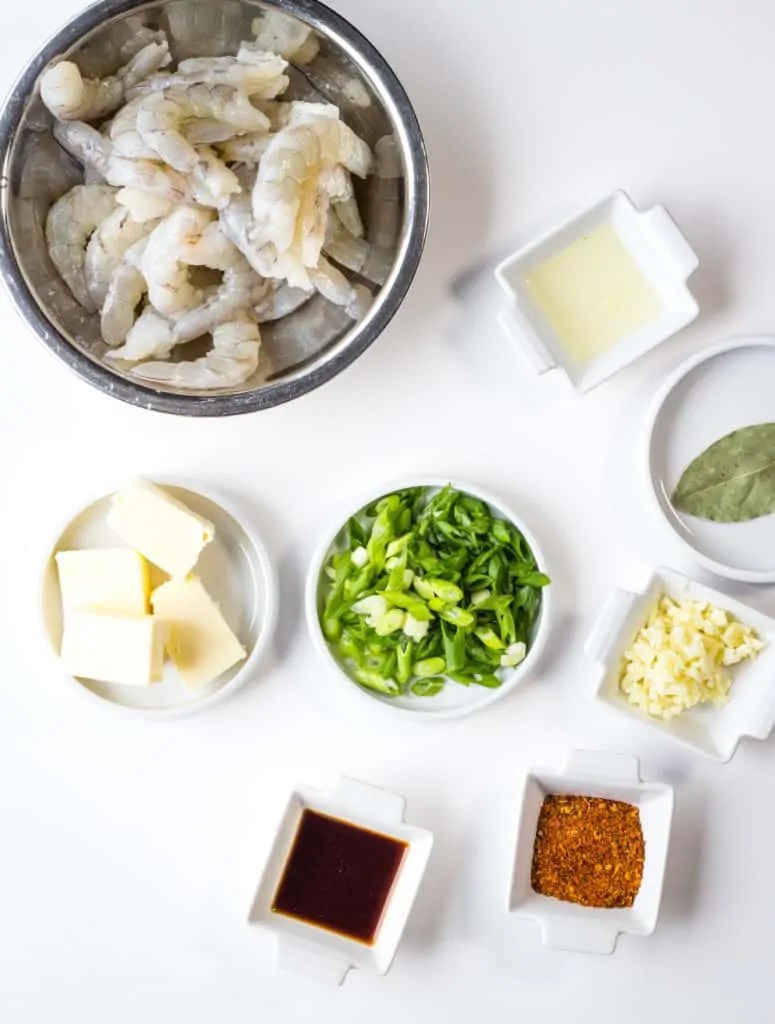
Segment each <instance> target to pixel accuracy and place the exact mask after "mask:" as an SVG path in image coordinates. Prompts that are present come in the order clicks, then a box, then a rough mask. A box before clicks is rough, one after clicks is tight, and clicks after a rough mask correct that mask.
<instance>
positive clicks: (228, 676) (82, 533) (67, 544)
mask: <svg viewBox="0 0 775 1024" xmlns="http://www.w3.org/2000/svg"><path fill="white" fill-rule="evenodd" d="M154 483H157V484H158V486H160V487H162V488H163V489H164V490H166V491H169V493H170V494H172V495H173V496H174V497H176V498H178V499H179V500H180V501H182V502H183V503H184V504H185V505H187V506H188V507H189V508H190V509H191V511H192V512H196V513H197V514H198V515H201V516H204V517H205V518H206V519H208V520H210V522H212V523H213V524H214V526H215V539H214V540H213V541H212V542H211V543H210V544H208V545H207V547H205V549H204V550H203V552H202V554H201V556H200V558H199V562H198V563H197V565H196V569H195V572H196V573H197V575H198V576H199V577H200V578H201V580H202V582H203V583H204V585H205V587H206V588H207V591H208V593H209V594H210V595H211V597H212V598H213V600H214V601H216V602H217V604H218V606H219V608H220V610H221V612H222V613H223V615H224V618H225V619H226V621H227V622H228V623H229V625H230V626H231V628H232V630H233V631H234V633H235V634H236V635H237V637H238V639H239V640H240V642H241V643H242V645H243V647H244V648H245V650H246V651H247V652H248V653H247V657H246V658H245V660H244V661H241V662H239V663H238V664H237V665H235V666H234V667H233V668H231V669H229V670H228V671H227V672H224V673H223V675H221V676H219V678H218V679H215V680H213V682H212V683H210V684H209V685H207V686H205V687H203V688H202V689H197V690H193V689H189V688H187V687H186V686H185V685H184V684H183V683H182V682H181V681H180V679H179V678H178V676H177V674H176V672H175V668H174V666H173V665H172V664H171V663H170V662H167V663H166V664H165V668H164V677H163V679H162V681H161V682H160V683H154V684H153V685H151V686H122V685H120V684H115V683H101V682H96V681H94V680H91V679H73V682H74V683H75V684H76V685H77V686H78V688H79V689H80V690H82V691H84V692H86V693H87V694H89V695H92V696H95V697H97V698H99V699H100V700H103V701H106V702H108V703H110V704H114V705H118V706H119V707H121V708H123V709H125V710H127V711H131V712H135V713H140V714H144V715H146V716H149V717H153V718H160V717H170V716H173V715H179V714H185V713H189V712H192V711H199V710H201V709H203V708H204V707H207V706H209V705H210V704H213V703H214V702H215V701H216V700H220V699H221V698H223V697H225V696H227V695H228V694H231V693H234V692H235V690H237V689H239V687H240V686H242V685H243V684H244V683H245V682H246V681H247V679H248V678H249V677H250V676H251V675H252V673H253V672H254V671H255V668H256V665H257V662H258V660H259V658H260V656H261V654H262V652H263V651H264V649H265V647H266V645H267V643H268V641H269V638H270V636H271V634H272V632H273V629H274V624H275V620H276V616H277V586H276V582H275V576H274V571H273V569H272V566H271V562H270V560H269V556H268V554H267V552H266V549H265V547H264V544H263V542H262V541H261V539H260V538H259V537H258V536H257V535H256V533H255V532H254V531H253V530H252V529H251V528H250V527H249V526H248V525H247V524H246V521H245V519H244V518H243V517H240V516H239V514H238V513H237V512H236V511H235V510H234V509H233V508H232V507H231V505H230V504H228V503H227V502H225V501H224V500H223V499H222V498H220V497H216V496H214V495H207V494H204V493H202V491H201V489H200V488H199V487H198V485H191V486H190V487H189V486H188V485H186V484H184V483H176V482H169V481H164V480H162V481H154ZM195 488H196V489H195ZM113 493H115V492H111V493H110V494H106V495H103V496H102V497H100V498H97V499H96V500H95V501H92V502H91V503H90V504H88V505H87V506H86V507H85V508H83V509H81V511H80V512H78V513H77V514H76V515H75V516H74V517H73V518H72V519H71V520H70V521H69V522H68V523H67V524H66V525H65V527H64V529H62V530H61V532H60V533H59V536H58V537H57V538H56V540H55V542H54V544H53V546H52V548H51V549H50V551H49V552H48V555H47V558H46V564H45V568H44V572H43V580H42V589H41V612H42V616H43V625H44V629H45V633H46V637H47V639H48V642H49V644H50V646H51V648H52V650H53V652H54V654H55V655H57V658H58V656H59V651H60V649H61V645H62V629H63V619H62V602H61V596H60V591H59V579H58V576H57V568H56V562H55V561H54V556H55V555H56V553H57V552H58V551H71V550H78V549H82V548H101V547H114V548H116V547H127V545H126V544H125V543H124V542H123V541H122V540H121V538H120V537H118V536H116V534H115V533H114V532H113V531H112V530H111V529H110V528H109V527H108V524H107V515H108V511H109V509H110V502H111V499H112V497H113ZM166 578H167V577H166V576H165V575H164V573H162V572H161V570H159V569H157V568H156V567H155V566H151V585H152V586H157V585H158V584H159V583H161V582H163V580H164V579H166ZM67 678H68V679H72V677H69V676H68V677H67Z"/></svg>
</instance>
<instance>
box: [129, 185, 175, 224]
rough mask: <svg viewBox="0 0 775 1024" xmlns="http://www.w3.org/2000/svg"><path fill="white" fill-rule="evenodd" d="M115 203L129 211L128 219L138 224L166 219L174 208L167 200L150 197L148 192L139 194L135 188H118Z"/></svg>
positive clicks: (160, 197) (159, 197)
mask: <svg viewBox="0 0 775 1024" xmlns="http://www.w3.org/2000/svg"><path fill="white" fill-rule="evenodd" d="M116 202H117V203H118V204H119V206H123V207H125V208H126V209H127V210H129V215H130V217H131V218H132V220H136V221H137V222H138V224H143V223H144V222H145V221H147V220H159V219H160V218H161V217H166V216H167V214H168V213H172V211H173V210H174V208H175V207H174V205H173V204H172V203H171V202H170V201H169V200H168V199H164V198H163V197H162V196H154V195H151V193H150V192H141V191H140V190H139V189H136V188H120V189H119V190H118V192H117V193H116Z"/></svg>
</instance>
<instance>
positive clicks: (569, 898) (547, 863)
mask: <svg viewBox="0 0 775 1024" xmlns="http://www.w3.org/2000/svg"><path fill="white" fill-rule="evenodd" d="M644 856H645V844H644V842H643V830H642V829H641V826H640V813H639V812H638V808H637V807H633V805H632V804H627V803H624V802H623V801H621V800H603V799H600V798H599V797H589V796H547V797H544V802H543V804H542V806H541V812H540V814H539V816H538V828H537V830H536V838H535V846H534V847H533V866H532V869H531V872H530V884H531V885H532V887H533V889H534V890H535V891H536V892H538V893H541V894H542V895H543V896H554V897H555V899H558V900H565V901H566V902H567V903H581V904H582V905H583V906H585V907H631V906H632V904H633V902H634V900H635V897H636V896H637V895H638V890H639V889H640V884H641V881H642V880H643V861H644Z"/></svg>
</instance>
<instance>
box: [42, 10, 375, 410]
mask: <svg viewBox="0 0 775 1024" xmlns="http://www.w3.org/2000/svg"><path fill="white" fill-rule="evenodd" d="M252 30H253V32H254V34H255V36H256V38H255V39H254V40H253V41H251V42H243V43H242V44H241V45H240V46H239V49H238V51H237V54H236V56H222V57H194V58H188V59H185V60H181V61H180V62H179V63H178V65H177V68H175V69H174V70H172V69H171V62H172V58H171V54H170V48H169V43H168V40H167V38H166V36H165V35H164V33H163V32H157V31H152V30H150V29H143V30H141V31H140V32H139V33H137V35H136V36H135V38H134V40H133V45H132V49H133V52H131V53H125V54H124V56H126V57H128V58H129V59H128V62H127V63H126V64H124V65H123V66H122V67H121V68H120V69H119V70H118V71H117V72H116V73H115V74H114V75H111V76H109V77H107V78H102V79H97V78H86V77H84V76H83V75H82V74H81V71H80V70H79V68H78V66H77V65H76V64H75V63H74V62H72V61H69V60H61V61H58V62H55V63H54V64H52V65H50V66H49V67H48V68H47V69H46V70H45V71H44V72H43V74H42V76H41V80H40V92H41V99H42V100H43V103H44V104H45V105H46V107H47V108H48V109H49V111H50V112H51V113H52V114H53V115H54V118H55V126H54V136H55V138H56V139H57V141H58V142H59V144H60V145H61V146H62V147H63V148H64V149H65V150H66V151H67V152H68V153H69V154H70V155H71V156H72V157H74V158H75V159H76V160H77V161H78V162H79V163H80V164H81V165H82V167H83V170H84V183H83V184H79V185H76V186H75V187H74V188H72V189H71V190H70V191H69V192H67V193H66V194H65V195H63V196H62V197H61V198H60V199H59V200H57V201H56V202H55V203H54V204H53V206H52V207H51V210H50V211H49V214H48V217H47V220H46V240H47V243H48V249H49V253H50V255H51V259H52V262H53V263H54V266H55V267H56V269H57V271H58V273H59V274H60V275H61V277H62V279H63V280H64V282H65V283H66V284H67V286H68V288H69V289H70V291H71V292H72V294H73V296H74V297H75V299H76V300H77V301H78V302H79V303H80V304H81V305H82V306H83V307H84V308H85V309H87V310H89V311H91V312H93V313H95V314H97V313H99V317H100V327H101V334H102V338H103V340H104V342H105V344H106V345H107V346H108V347H109V351H108V353H107V358H108V359H111V360H120V361H123V362H122V363H121V364H120V365H121V366H122V368H124V369H125V370H126V372H128V373H130V374H131V375H133V376H134V377H137V378H140V379H142V380H144V381H148V382H157V383H163V384H166V385H171V386H175V387H180V388H183V389H185V388H191V389H205V390H206V389H211V388H224V387H236V386H238V385H240V384H242V383H244V382H245V381H247V380H248V379H249V378H250V377H251V376H252V374H253V373H255V371H256V369H257V367H258V362H259V349H260V344H261V336H260V332H259V324H260V323H263V322H265V321H267V320H272V319H277V318H279V317H281V316H284V315H287V314H288V313H291V312H293V311H294V310H295V309H297V308H299V306H301V305H302V304H303V303H304V302H305V301H307V299H308V298H309V296H310V295H311V294H312V293H313V292H315V291H318V292H320V293H321V294H322V295H323V296H324V297H325V298H326V299H328V300H329V301H330V302H333V303H335V304H336V305H337V306H341V307H342V308H343V309H344V310H345V311H346V313H347V316H349V317H350V318H351V319H353V320H357V319H359V318H361V317H362V316H363V315H364V314H365V312H366V310H367V309H368V305H369V303H370V301H371V292H370V291H369V290H368V289H367V288H366V287H365V286H363V285H360V284H352V283H351V282H350V280H348V278H347V277H346V276H345V275H344V274H343V273H342V270H341V269H340V267H344V268H346V269H348V270H352V271H356V272H358V271H360V270H361V269H362V268H363V265H364V262H365V261H366V258H367V255H368V250H369V244H368V242H367V241H366V240H365V238H364V228H363V223H362V221H361V216H360V212H359V209H358V204H357V202H356V199H355V194H354V191H353V181H352V176H353V175H356V176H357V177H360V178H365V177H366V176H367V175H369V174H370V173H371V172H372V165H373V156H372V153H371V150H370V148H369V146H368V145H367V144H366V143H365V142H364V141H363V140H362V139H361V138H359V137H358V136H357V135H356V134H355V133H354V132H353V131H352V129H350V128H349V127H348V126H347V125H346V124H345V123H344V122H343V121H342V120H341V118H340V115H339V110H338V108H337V107H335V106H333V105H331V104H328V103H311V102H300V101H287V100H285V101H284V100H282V99H280V97H281V96H282V95H283V94H284V93H285V91H286V90H287V88H288V85H289V78H288V75H287V74H286V70H287V69H288V63H289V61H291V60H292V61H293V62H294V63H296V64H304V63H305V62H306V61H309V60H310V59H311V58H312V57H314V55H315V53H316V52H317V41H316V39H315V37H314V35H312V34H311V33H310V31H309V30H308V29H306V27H304V26H302V25H301V24H300V23H299V22H297V21H295V20H291V19H289V18H288V17H287V15H282V14H280V13H279V12H267V13H266V14H265V15H264V16H263V17H262V18H260V19H256V21H255V22H254V23H253V26H252ZM328 257H330V259H329V258H328ZM332 261H333V262H332ZM203 267H205V268H210V269H211V270H213V271H218V272H219V274H220V275H221V276H220V277H217V275H215V274H212V275H210V277H211V278H212V279H213V280H212V281H211V282H210V283H207V282H206V283H204V284H203V283H202V279H203V278H204V279H206V278H207V275H206V274H205V275H203V274H202V273H201V272H200V273H199V277H197V274H196V272H192V268H203ZM204 335H210V336H211V337H212V348H211V350H210V351H209V352H208V353H207V354H206V355H205V356H203V357H202V358H199V359H195V360H190V361H181V362H172V361H169V357H170V353H171V352H172V350H173V349H174V348H175V347H176V346H178V345H182V344H184V343H186V342H189V341H192V340H194V339H196V338H200V337H202V336H204Z"/></svg>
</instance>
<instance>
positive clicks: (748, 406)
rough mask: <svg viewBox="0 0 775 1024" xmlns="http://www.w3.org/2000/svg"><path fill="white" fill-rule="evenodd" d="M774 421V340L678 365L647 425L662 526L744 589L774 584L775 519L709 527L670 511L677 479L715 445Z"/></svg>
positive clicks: (648, 458)
mask: <svg viewBox="0 0 775 1024" xmlns="http://www.w3.org/2000/svg"><path fill="white" fill-rule="evenodd" d="M773 421H775V337H769V336H764V337H744V338H734V339H732V340H731V341H725V342H722V343H721V344H720V345H715V346H714V347H713V348H710V349H706V350H705V351H704V352H701V353H700V354H699V355H697V356H694V357H693V358H691V359H688V360H687V361H686V362H685V363H682V364H681V365H680V366H679V367H678V368H677V369H676V370H675V372H674V373H672V374H671V375H670V377H668V379H667V380H666V381H665V383H664V384H663V386H662V387H661V388H660V390H659V392H658V393H657V395H656V397H655V398H654V402H653V404H652V406H651V409H650V411H649V414H648V416H647V419H646V426H645V452H644V456H643V458H644V461H645V470H646V479H647V486H648V490H649V493H650V494H651V495H652V498H653V502H652V503H653V505H654V507H655V508H656V510H657V514H658V515H659V517H660V519H661V520H662V521H663V522H664V523H666V524H667V525H668V526H669V527H670V529H671V530H672V531H673V533H674V534H675V535H676V536H677V537H678V539H679V540H680V541H682V542H683V544H684V546H685V547H686V548H687V549H688V550H689V551H690V553H691V554H692V556H693V557H694V558H695V559H696V560H697V561H698V562H699V563H700V564H701V565H704V566H705V567H706V568H708V569H710V570H711V571H712V572H715V573H717V574H718V575H719V576H726V577H727V578H728V579H733V580H742V581H743V582H746V583H775V515H770V516H762V517H761V518H760V519H753V520H751V521H750V522H748V523H712V522H709V521H707V520H704V519H697V518H696V517H695V516H690V515H686V514H685V513H682V512H678V511H677V510H676V509H675V508H673V506H672V504H671V502H670V495H671V494H672V493H673V491H674V490H675V487H676V485H677V484H678V481H679V480H680V478H681V474H682V473H683V471H684V470H685V469H686V467H687V466H688V465H689V463H690V462H692V460H693V459H695V458H696V457H697V456H698V455H699V454H700V453H701V452H703V451H704V450H705V449H706V448H707V447H708V446H709V445H711V444H713V442H714V441H718V440H719V439H720V438H722V437H724V436H725V435H726V434H729V433H730V432H731V431H733V430H737V429H738V428H739V427H745V426H749V425H751V424H754V423H771V422H773Z"/></svg>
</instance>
